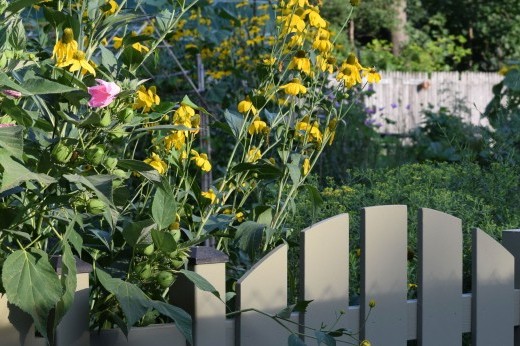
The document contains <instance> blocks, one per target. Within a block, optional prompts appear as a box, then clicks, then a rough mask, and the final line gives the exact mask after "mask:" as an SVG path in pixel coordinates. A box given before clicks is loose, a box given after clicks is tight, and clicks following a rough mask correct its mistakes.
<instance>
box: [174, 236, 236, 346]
mask: <svg viewBox="0 0 520 346" xmlns="http://www.w3.org/2000/svg"><path fill="white" fill-rule="evenodd" d="M227 261H228V256H227V255H226V254H224V253H223V252H221V251H218V250H216V249H215V248H213V247H208V246H196V247H193V248H191V253H190V257H189V262H188V269H189V270H191V271H194V272H195V273H197V274H199V275H201V276H202V277H204V278H205V279H206V280H207V281H209V283H211V284H212V285H213V287H215V289H216V290H217V291H218V292H219V294H220V297H221V299H222V300H225V296H226V262H227ZM170 302H171V303H172V304H173V305H175V306H178V307H180V308H182V309H184V310H185V311H186V312H188V313H189V314H190V315H191V317H192V320H193V344H194V346H221V345H225V344H226V306H225V304H224V303H223V302H222V301H220V300H219V299H218V298H217V297H215V296H214V295H213V294H212V293H210V292H204V291H202V290H199V289H197V288H196V287H194V285H193V283H192V282H191V281H189V280H188V279H186V278H185V277H184V276H180V277H179V279H178V280H177V281H176V282H175V283H174V286H173V287H172V290H170Z"/></svg>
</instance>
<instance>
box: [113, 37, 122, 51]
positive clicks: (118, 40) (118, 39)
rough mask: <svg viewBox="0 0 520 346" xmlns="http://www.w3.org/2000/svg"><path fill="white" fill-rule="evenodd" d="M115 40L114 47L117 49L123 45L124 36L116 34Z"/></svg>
mask: <svg viewBox="0 0 520 346" xmlns="http://www.w3.org/2000/svg"><path fill="white" fill-rule="evenodd" d="M113 40H114V48H115V49H119V48H121V46H122V45H123V38H122V37H117V36H114V38H113Z"/></svg>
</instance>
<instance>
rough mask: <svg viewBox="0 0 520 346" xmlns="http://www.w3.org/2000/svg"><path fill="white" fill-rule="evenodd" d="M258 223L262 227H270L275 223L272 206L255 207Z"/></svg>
mask: <svg viewBox="0 0 520 346" xmlns="http://www.w3.org/2000/svg"><path fill="white" fill-rule="evenodd" d="M255 215H256V222H258V223H260V224H262V225H266V226H268V225H270V224H271V221H273V209H272V208H271V207H270V206H267V205H262V206H257V207H255Z"/></svg>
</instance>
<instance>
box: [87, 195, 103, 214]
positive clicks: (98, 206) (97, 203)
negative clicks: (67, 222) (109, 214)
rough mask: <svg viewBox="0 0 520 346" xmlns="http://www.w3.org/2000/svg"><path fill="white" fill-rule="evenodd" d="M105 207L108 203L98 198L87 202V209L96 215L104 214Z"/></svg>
mask: <svg viewBox="0 0 520 346" xmlns="http://www.w3.org/2000/svg"><path fill="white" fill-rule="evenodd" d="M105 208H106V204H105V203H104V202H103V201H102V200H100V199H97V198H92V199H90V200H89V201H88V204H87V211H88V212H89V213H91V214H94V215H98V214H102V213H103V211H105Z"/></svg>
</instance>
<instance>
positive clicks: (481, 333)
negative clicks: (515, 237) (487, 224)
mask: <svg viewBox="0 0 520 346" xmlns="http://www.w3.org/2000/svg"><path fill="white" fill-rule="evenodd" d="M472 252H473V253H472V259H473V267H472V292H473V299H472V306H471V310H472V315H471V332H472V345H473V346H489V345H500V346H507V345H513V341H514V337H513V327H514V307H515V305H514V301H515V292H514V257H513V255H511V253H509V252H508V251H507V250H506V249H505V248H504V247H502V245H500V243H498V242H497V241H495V240H494V239H493V238H491V237H490V236H489V235H487V234H486V233H484V232H483V231H481V230H479V229H475V230H473V248H472Z"/></svg>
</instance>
